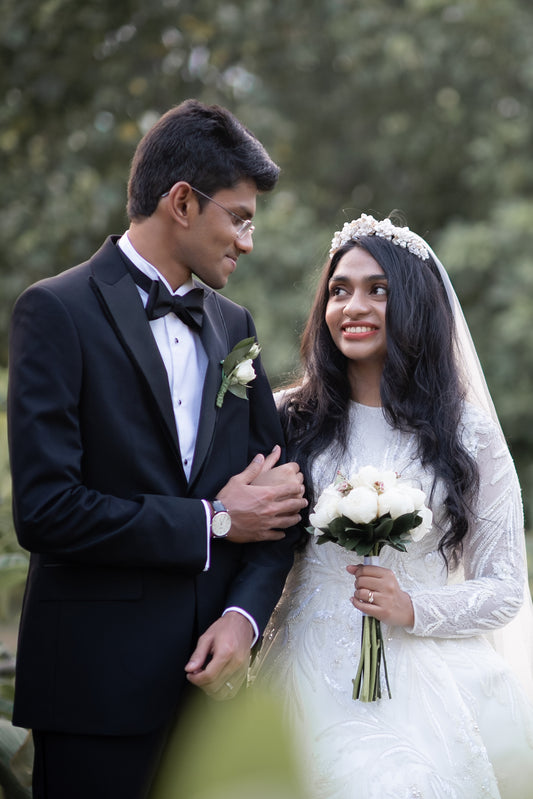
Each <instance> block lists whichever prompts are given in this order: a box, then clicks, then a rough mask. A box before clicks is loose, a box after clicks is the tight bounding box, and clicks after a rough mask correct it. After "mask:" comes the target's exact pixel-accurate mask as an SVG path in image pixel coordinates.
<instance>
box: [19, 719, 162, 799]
mask: <svg viewBox="0 0 533 799" xmlns="http://www.w3.org/2000/svg"><path fill="white" fill-rule="evenodd" d="M169 731H170V725H165V727H164V728H162V729H158V730H155V731H154V732H151V733H148V734H144V735H124V736H113V735H72V734H70V733H57V732H48V731H40V730H34V731H33V741H34V746H35V758H34V766H33V799H146V797H147V796H148V794H149V792H150V787H151V784H152V782H153V779H154V777H155V774H156V771H157V767H158V765H159V760H160V758H161V754H162V751H163V749H164V745H165V743H166V740H167V737H168V734H169Z"/></svg>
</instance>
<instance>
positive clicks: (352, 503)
mask: <svg viewBox="0 0 533 799" xmlns="http://www.w3.org/2000/svg"><path fill="white" fill-rule="evenodd" d="M339 512H340V513H341V514H342V515H343V516H347V517H348V518H349V519H351V520H352V522H355V523H356V524H368V522H371V521H372V520H373V519H375V518H376V516H377V515H378V495H377V493H376V491H374V490H373V489H372V488H368V487H367V486H357V488H354V489H353V490H352V491H350V493H349V494H347V495H346V496H345V497H342V499H341V500H340V502H339Z"/></svg>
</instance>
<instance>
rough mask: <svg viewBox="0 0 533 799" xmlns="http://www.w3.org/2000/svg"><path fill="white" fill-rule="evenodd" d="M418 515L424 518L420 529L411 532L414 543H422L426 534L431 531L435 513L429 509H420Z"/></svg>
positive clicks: (419, 526) (416, 528)
mask: <svg viewBox="0 0 533 799" xmlns="http://www.w3.org/2000/svg"><path fill="white" fill-rule="evenodd" d="M418 515H419V516H421V517H422V524H419V525H418V527H415V528H414V529H413V530H411V538H412V539H413V541H420V540H421V539H422V538H424V536H425V535H426V533H428V532H429V531H430V530H431V525H432V524H433V513H432V512H431V510H430V509H429V508H426V506H425V505H424V507H422V508H419V509H418Z"/></svg>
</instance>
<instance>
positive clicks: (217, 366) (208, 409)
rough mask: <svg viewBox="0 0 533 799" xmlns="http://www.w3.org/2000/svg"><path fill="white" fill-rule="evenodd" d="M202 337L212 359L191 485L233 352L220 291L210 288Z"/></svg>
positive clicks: (205, 451) (212, 427)
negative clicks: (226, 363)
mask: <svg viewBox="0 0 533 799" xmlns="http://www.w3.org/2000/svg"><path fill="white" fill-rule="evenodd" d="M200 337H201V340H202V344H203V346H204V350H205V352H206V354H207V357H208V363H207V370H206V374H205V381H204V390H203V393H202V407H201V410H200V420H199V424H198V433H197V436H196V448H195V451H194V460H193V464H192V470H191V477H190V483H189V486H190V487H191V486H192V484H193V483H194V481H195V479H196V477H197V476H198V474H199V473H200V470H201V468H202V465H203V463H204V462H205V460H206V458H207V457H208V455H209V453H210V449H211V442H212V440H213V434H214V430H215V423H216V419H217V414H218V413H219V412H220V411H219V410H218V409H217V408H216V406H215V401H216V395H217V392H218V389H219V388H220V383H221V380H222V366H221V361H223V360H224V358H225V357H226V355H227V354H228V352H229V337H228V333H227V329H226V323H225V321H224V317H223V316H222V313H221V311H220V306H219V304H218V301H217V295H216V294H215V292H209V291H208V290H207V291H206V296H205V302H204V323H203V325H202V330H201V333H200Z"/></svg>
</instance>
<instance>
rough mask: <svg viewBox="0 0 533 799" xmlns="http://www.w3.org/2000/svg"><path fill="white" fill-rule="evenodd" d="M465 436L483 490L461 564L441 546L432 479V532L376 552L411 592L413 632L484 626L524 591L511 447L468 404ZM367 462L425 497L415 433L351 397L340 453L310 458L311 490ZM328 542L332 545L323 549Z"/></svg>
mask: <svg viewBox="0 0 533 799" xmlns="http://www.w3.org/2000/svg"><path fill="white" fill-rule="evenodd" d="M463 442H464V443H465V445H466V448H467V449H468V451H469V452H470V453H471V454H472V455H473V457H474V458H475V459H476V460H477V462H478V464H479V470H480V491H479V495H478V499H477V503H476V507H475V514H476V516H477V519H476V521H475V523H474V525H473V529H472V530H471V532H470V533H469V534H468V535H467V536H466V538H465V540H464V547H463V556H462V558H461V563H460V566H459V569H457V570H455V571H454V572H452V573H451V574H450V575H448V574H447V570H446V567H445V564H444V560H443V558H442V555H441V554H440V553H439V552H438V545H439V540H440V538H441V536H442V532H441V531H440V530H439V529H438V526H437V525H438V524H439V522H440V521H442V502H443V499H444V497H443V489H442V486H437V489H436V491H435V493H434V496H433V499H432V502H431V505H432V509H433V512H434V518H435V522H436V523H435V524H434V526H433V528H432V530H431V532H430V533H428V534H427V535H426V536H425V537H424V538H423V539H422V540H421V541H420V542H418V543H412V544H409V546H408V551H407V553H401V552H397V551H395V550H393V549H391V548H390V547H385V548H384V549H383V551H382V555H381V564H382V565H383V566H386V567H388V568H391V569H393V571H394V573H395V574H396V577H397V578H398V581H399V583H400V585H401V587H402V588H403V589H404V590H405V591H407V592H408V593H409V594H410V595H411V598H412V601H413V606H414V610H415V624H414V627H413V628H412V630H411V632H413V633H414V634H416V635H422V636H438V637H461V636H471V635H473V634H476V633H481V632H487V631H488V630H491V629H493V628H496V627H500V626H501V625H502V624H505V623H506V622H507V621H509V620H510V619H511V618H512V617H513V616H514V615H515V613H516V612H517V611H518V609H519V607H520V605H521V603H522V599H523V589H524V580H525V570H526V564H525V563H524V562H523V557H522V555H521V552H522V547H521V541H520V538H521V537H522V536H523V518H522V505H521V499H520V489H519V486H518V482H517V478H516V473H515V470H514V467H513V464H512V461H511V458H510V455H509V451H508V449H507V447H506V445H505V442H504V441H503V439H502V438H501V435H500V433H499V431H498V430H497V428H496V427H495V425H494V424H493V422H492V421H491V420H490V419H488V418H487V417H485V416H484V415H482V414H481V413H480V412H479V411H477V410H475V409H474V408H473V407H471V406H469V407H468V408H467V411H466V413H465V416H464V420H463ZM368 464H372V465H374V466H377V467H379V468H387V469H393V470H395V471H396V472H398V473H400V474H401V475H402V477H405V478H409V479H410V480H412V481H413V482H414V483H416V484H417V485H419V486H420V487H421V488H422V489H423V490H424V491H425V492H426V496H428V497H429V495H430V492H431V486H432V476H431V474H429V473H428V472H425V471H423V470H422V469H421V466H420V462H419V460H418V458H417V455H416V441H415V437H414V435H410V434H406V433H401V432H399V431H397V430H393V429H392V428H391V427H390V426H389V424H388V423H387V422H386V420H385V418H384V416H383V412H382V410H381V408H371V407H368V406H364V405H359V404H357V403H355V402H353V403H351V404H350V429H349V440H348V446H347V448H346V452H345V454H344V457H340V458H339V457H338V456H336V454H335V451H334V450H333V449H329V450H327V451H325V452H323V453H322V454H321V455H320V456H319V457H318V458H317V459H316V461H315V463H314V467H313V471H312V475H313V485H314V486H315V496H318V495H319V494H320V492H321V491H322V490H323V488H324V487H325V486H326V485H327V484H328V483H330V482H331V481H332V480H333V478H334V476H335V472H336V470H337V469H339V471H341V472H342V473H343V474H345V475H349V474H352V473H354V472H356V471H357V470H358V469H360V468H361V467H362V466H366V465H368ZM308 546H309V547H312V548H314V549H315V550H316V553H315V554H316V555H317V556H318V557H320V558H321V559H322V558H325V559H326V560H327V561H328V562H329V561H331V565H333V564H334V563H335V562H337V563H338V561H339V560H340V561H342V563H346V564H348V563H353V562H355V561H356V560H357V558H355V559H354V555H353V554H352V553H346V552H344V551H343V550H342V549H341V548H340V547H338V546H337V545H335V544H327V545H317V544H316V543H315V542H314V541H311V542H310V544H309V545H308ZM326 547H327V548H328V549H329V550H330V551H329V552H328V553H327V554H326V552H325V551H324V550H325V548H326ZM319 550H321V551H320V552H319Z"/></svg>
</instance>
